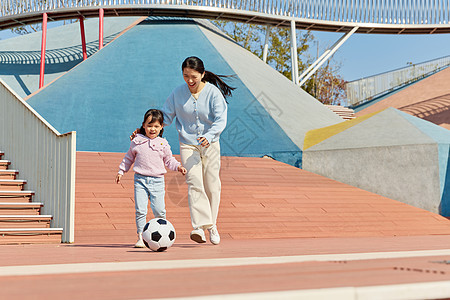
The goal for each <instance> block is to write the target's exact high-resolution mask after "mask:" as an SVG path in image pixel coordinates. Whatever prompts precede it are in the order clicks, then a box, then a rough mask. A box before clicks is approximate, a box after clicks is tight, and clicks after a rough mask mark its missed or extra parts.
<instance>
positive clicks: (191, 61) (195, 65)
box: [181, 56, 236, 98]
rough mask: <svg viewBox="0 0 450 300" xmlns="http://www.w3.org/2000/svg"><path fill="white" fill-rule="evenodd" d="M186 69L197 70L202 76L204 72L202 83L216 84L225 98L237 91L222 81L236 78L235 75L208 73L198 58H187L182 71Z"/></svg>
mask: <svg viewBox="0 0 450 300" xmlns="http://www.w3.org/2000/svg"><path fill="white" fill-rule="evenodd" d="M185 68H189V69H192V70H195V71H197V72H199V73H200V74H203V72H204V73H205V76H204V77H203V79H202V81H203V82H205V81H207V82H209V83H212V84H214V85H215V86H216V87H217V88H218V89H219V90H220V92H221V93H222V95H223V96H224V98H226V97H228V96H231V91H233V90H234V89H236V88H234V87H231V86H229V85H228V84H226V83H225V82H224V81H223V80H222V78H229V77H234V75H216V74H214V73H213V72H210V71H206V70H205V66H204V65H203V61H202V60H201V59H200V58H198V57H195V56H190V57H188V58H186V59H185V60H184V61H183V64H182V65H181V70H184V69H185Z"/></svg>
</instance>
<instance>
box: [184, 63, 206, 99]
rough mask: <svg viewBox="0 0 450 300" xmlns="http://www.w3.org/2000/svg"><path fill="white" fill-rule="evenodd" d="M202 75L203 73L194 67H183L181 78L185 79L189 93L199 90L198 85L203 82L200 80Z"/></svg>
mask: <svg viewBox="0 0 450 300" xmlns="http://www.w3.org/2000/svg"><path fill="white" fill-rule="evenodd" d="M203 76H205V73H203V74H201V73H200V72H198V71H196V70H194V69H191V68H184V69H183V78H184V81H186V83H187V85H188V87H189V90H190V91H191V93H194V94H195V93H197V92H198V91H199V90H200V87H201V86H202V85H203V84H204V83H203V82H202V79H203Z"/></svg>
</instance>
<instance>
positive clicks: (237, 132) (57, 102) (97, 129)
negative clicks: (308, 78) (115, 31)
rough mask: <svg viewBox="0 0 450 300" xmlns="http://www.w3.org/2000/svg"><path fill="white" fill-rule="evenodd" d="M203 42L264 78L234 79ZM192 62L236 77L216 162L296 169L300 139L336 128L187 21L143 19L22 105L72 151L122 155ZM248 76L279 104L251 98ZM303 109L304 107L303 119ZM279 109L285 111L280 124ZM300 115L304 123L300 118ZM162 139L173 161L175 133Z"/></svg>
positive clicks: (290, 87) (328, 115)
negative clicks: (266, 159)
mask: <svg viewBox="0 0 450 300" xmlns="http://www.w3.org/2000/svg"><path fill="white" fill-rule="evenodd" d="M205 33H206V34H205ZM208 34H210V35H212V36H213V37H214V38H217V39H219V40H220V42H221V43H226V46H229V47H231V49H232V50H233V51H236V53H237V54H236V53H230V55H234V56H236V55H238V56H240V57H241V58H240V59H242V60H247V57H246V56H249V57H251V58H250V59H253V60H254V61H255V62H256V63H254V64H256V65H258V66H257V67H255V70H254V71H258V68H263V69H264V72H265V74H254V73H253V74H252V72H248V74H247V73H245V72H238V71H236V66H234V65H233V62H234V61H233V59H231V58H227V57H226V55H223V54H221V53H220V52H219V50H218V49H217V46H216V45H215V43H214V42H212V41H211V38H208V37H207V35H208ZM233 51H230V52H233ZM242 51H244V52H242ZM239 53H240V54H239ZM192 55H194V56H198V57H200V58H202V60H203V61H204V62H205V66H206V68H207V70H210V71H212V72H214V73H216V74H226V75H231V74H235V75H236V76H235V78H234V79H232V80H230V81H229V84H230V85H231V86H233V87H236V90H235V91H234V92H233V97H231V98H229V99H228V101H229V106H228V125H227V128H226V129H225V131H224V132H223V133H222V137H221V141H222V142H221V152H222V155H225V156H264V155H269V156H272V157H274V158H275V159H278V160H281V161H284V162H286V163H289V164H292V165H295V166H299V167H300V166H301V159H302V141H303V137H302V136H301V132H306V131H307V130H308V127H311V126H312V127H313V128H316V127H321V126H327V125H331V124H335V123H338V122H341V121H342V119H340V118H339V117H338V116H336V115H335V114H334V113H332V112H331V111H330V110H328V109H327V108H325V107H323V105H321V104H320V103H319V102H318V101H317V100H315V99H314V98H312V97H311V96H309V95H307V94H306V93H305V92H304V91H302V90H301V89H300V88H298V87H297V86H295V85H294V84H292V83H291V82H290V81H289V80H287V79H286V78H284V77H283V76H282V75H280V74H278V72H276V71H275V70H273V69H272V68H270V67H268V66H267V65H266V64H264V63H263V62H262V61H261V60H259V59H258V58H256V57H255V56H254V55H253V54H251V53H250V52H248V51H246V50H245V49H243V48H242V47H240V46H239V45H237V44H236V43H234V42H233V41H231V40H230V39H229V38H227V37H225V36H224V35H223V34H222V33H220V32H218V31H217V30H215V29H214V28H212V27H211V26H209V25H208V23H205V22H203V23H202V22H199V21H196V20H190V19H167V18H149V19H147V20H145V21H143V22H141V23H139V24H138V25H136V26H134V27H133V28H131V29H130V30H128V31H127V32H126V33H124V34H122V35H121V36H120V37H118V38H117V39H115V40H114V41H113V42H112V43H110V44H109V45H108V46H106V47H105V48H103V49H102V50H101V51H99V52H97V53H95V54H94V55H92V56H91V57H90V58H89V59H88V60H86V61H84V62H83V63H81V64H79V65H77V66H76V67H75V68H73V69H72V70H70V71H69V72H67V73H66V74H65V75H64V76H62V77H60V78H59V79H58V80H56V81H54V82H53V83H51V84H50V85H49V86H48V87H46V88H45V89H43V90H41V91H40V92H39V93H37V94H35V95H34V96H32V97H31V98H30V99H29V100H28V103H29V104H30V105H32V106H33V107H34V108H35V109H36V110H37V111H38V112H39V113H40V114H41V115H42V116H43V117H44V118H45V119H46V120H47V121H49V122H50V124H52V125H53V126H54V127H55V128H57V129H58V130H59V131H60V132H67V131H71V130H76V131H77V150H81V151H106V152H125V151H127V149H128V147H129V141H128V136H129V135H130V133H131V132H132V131H134V129H136V128H137V127H139V126H140V124H141V123H142V118H143V115H144V113H145V111H146V110H147V109H149V108H161V107H162V106H163V104H164V102H165V100H166V98H167V96H168V95H169V94H170V92H171V91H172V90H173V88H175V87H176V86H178V85H180V84H183V83H184V81H183V78H182V76H181V62H182V61H183V60H184V59H185V58H186V57H188V56H192ZM255 58H256V60H255ZM249 71H251V70H249ZM249 76H264V78H263V79H262V82H261V83H258V84H257V85H260V88H262V89H266V90H269V89H273V87H271V86H267V84H266V83H265V82H263V81H264V80H266V81H269V82H272V83H273V84H274V87H277V88H278V89H280V94H281V97H280V98H282V99H283V101H280V102H275V101H274V100H273V99H268V97H267V96H266V94H265V93H263V92H259V93H257V92H255V84H253V83H252V82H250V83H249V82H247V81H246V78H248V77H249ZM278 84H279V86H277V85H278ZM285 86H287V88H285ZM286 91H290V93H291V94H290V95H289V97H283V95H282V93H283V92H286ZM292 91H293V92H292ZM267 94H270V93H267ZM269 102H270V103H269ZM302 102H303V104H302ZM267 103H269V104H270V105H275V107H277V108H278V111H276V110H275V111H274V110H268V104H267ZM290 103H296V104H295V105H302V107H303V108H304V110H298V113H299V114H300V115H298V116H295V117H291V116H290V115H292V114H293V113H294V111H290V110H291V109H289V108H290V106H292V105H291V104H290ZM299 103H300V104H299ZM283 105H284V106H283ZM308 106H311V108H309V111H308ZM280 107H286V109H284V111H285V113H284V116H283V115H282V116H281V117H280V109H279V108H280ZM301 114H304V115H305V116H308V117H305V118H302V117H301ZM314 114H315V115H314ZM303 119H304V121H305V124H306V126H307V128H302V123H301V122H299V120H303ZM311 120H313V121H311ZM285 121H287V122H288V123H286V122H285ZM283 122H284V123H283ZM285 123H286V124H285ZM291 125H292V126H297V128H295V127H294V128H291V127H292V126H291ZM288 131H289V132H288ZM297 133H298V134H297ZM164 135H165V137H166V138H167V139H168V141H169V143H170V144H171V146H172V149H173V152H174V153H175V154H177V153H179V146H178V137H177V132H176V129H175V126H173V125H172V126H169V127H168V128H166V130H165V133H164ZM297 135H298V136H300V138H298V137H297ZM299 141H301V143H299Z"/></svg>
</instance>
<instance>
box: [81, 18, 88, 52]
mask: <svg viewBox="0 0 450 300" xmlns="http://www.w3.org/2000/svg"><path fill="white" fill-rule="evenodd" d="M80 33H81V46H82V48H83V60H86V59H87V51H86V35H85V33H84V17H83V16H80Z"/></svg>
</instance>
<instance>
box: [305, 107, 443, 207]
mask: <svg viewBox="0 0 450 300" xmlns="http://www.w3.org/2000/svg"><path fill="white" fill-rule="evenodd" d="M408 117H409V116H408ZM436 127H437V126H436ZM439 129H441V128H439ZM442 130H445V129H442ZM440 155H441V156H442V154H440V153H439V143H438V142H436V141H435V140H434V139H433V138H432V137H430V136H428V135H427V134H425V133H424V132H422V131H421V130H419V129H418V128H417V126H414V124H412V123H411V122H409V121H408V120H405V116H404V114H403V113H401V112H400V111H398V110H396V109H394V108H389V109H387V110H384V111H382V112H380V113H378V114H376V115H374V116H372V117H371V118H369V119H367V120H365V121H363V122H361V123H359V124H357V125H355V126H353V127H350V128H349V129H347V130H345V131H343V132H341V133H338V134H336V135H334V136H332V137H330V138H328V139H326V140H324V141H322V142H321V143H319V144H317V145H314V146H312V147H310V148H308V149H306V150H304V152H303V168H304V169H305V170H308V171H311V172H314V173H316V174H319V175H323V176H326V177H328V178H331V179H334V180H337V181H340V182H343V183H347V184H349V185H352V186H355V187H359V188H361V189H364V190H367V191H370V192H373V193H376V194H379V195H382V196H385V197H388V198H391V199H395V200H398V201H401V202H404V203H406V204H409V205H413V206H415V207H418V208H422V209H425V210H428V211H431V212H434V213H441V214H443V215H445V214H446V213H443V212H444V211H446V207H447V206H448V203H446V202H447V200H445V199H444V198H445V197H443V196H442V192H441V188H440V185H441V183H442V178H440V176H441V175H442V174H441V175H440V164H441V165H442V161H441V162H440V159H439V156H440ZM444 202H445V203H444Z"/></svg>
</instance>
